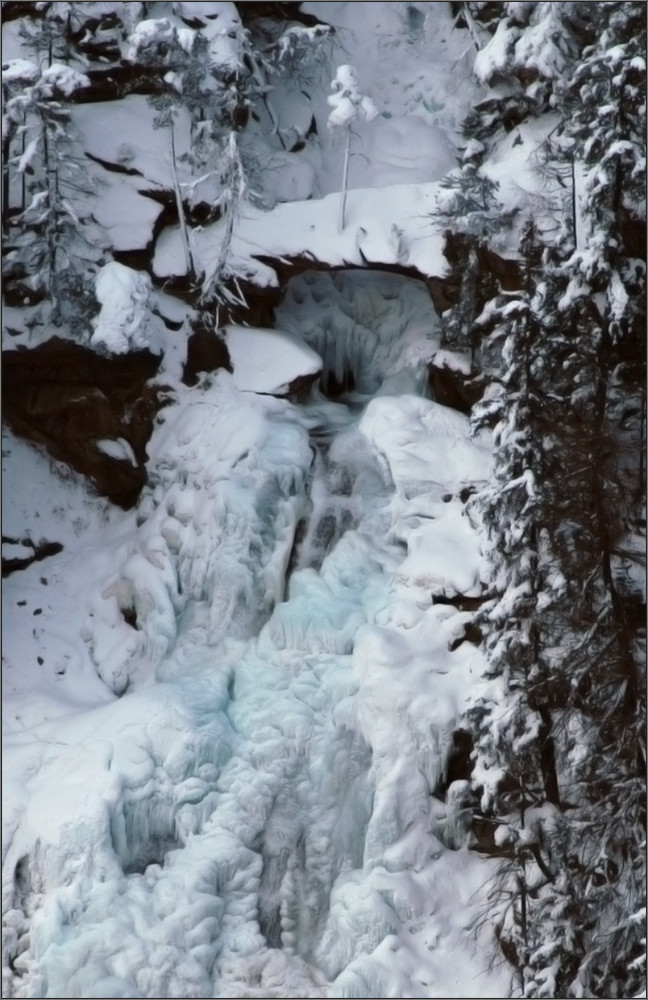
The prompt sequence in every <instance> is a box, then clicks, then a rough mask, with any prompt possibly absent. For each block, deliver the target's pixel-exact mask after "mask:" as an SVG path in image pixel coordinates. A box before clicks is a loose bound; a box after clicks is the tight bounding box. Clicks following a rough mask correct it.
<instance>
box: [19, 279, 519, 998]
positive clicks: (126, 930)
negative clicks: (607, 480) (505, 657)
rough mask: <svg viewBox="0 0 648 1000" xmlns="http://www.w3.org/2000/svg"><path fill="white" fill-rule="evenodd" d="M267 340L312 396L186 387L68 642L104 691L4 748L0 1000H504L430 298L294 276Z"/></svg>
mask: <svg viewBox="0 0 648 1000" xmlns="http://www.w3.org/2000/svg"><path fill="white" fill-rule="evenodd" d="M277 326H278V327H280V328H281V329H283V330H286V331H288V332H289V333H290V334H291V336H292V337H293V338H294V339H295V338H296V339H301V341H302V342H304V343H306V344H307V345H308V346H309V349H311V350H314V351H316V352H317V353H318V354H319V355H320V357H321V358H322V359H323V375H322V379H321V383H320V386H319V388H318V387H316V388H315V389H314V390H313V392H312V394H311V397H310V398H309V400H308V401H307V402H305V403H302V404H296V403H292V402H290V401H288V400H286V399H277V398H275V397H273V396H269V395H262V394H257V393H255V392H247V391H242V390H241V389H240V388H237V386H236V384H235V381H234V379H233V378H232V376H230V375H229V374H228V373H226V372H219V373H217V374H216V375H215V376H214V377H211V378H209V379H206V380H205V381H204V382H203V384H202V387H201V388H200V389H199V390H189V389H186V388H182V389H180V388H178V391H177V396H176V402H175V403H174V405H172V406H170V407H168V408H167V409H165V410H163V411H162V415H161V416H162V420H161V421H160V423H159V426H158V427H157V428H156V430H155V432H154V436H153V439H152V441H151V443H150V446H149V454H150V461H149V469H150V486H149V487H148V489H147V491H146V493H145V495H144V497H143V499H142V501H141V503H140V505H139V508H138V510H137V517H136V521H135V522H134V523H133V524H132V526H131V529H130V530H126V529H124V528H119V526H117V527H115V528H114V529H112V535H111V540H110V544H109V545H108V546H106V550H107V551H108V550H110V559H111V560H112V562H111V563H109V562H108V561H107V560H108V556H107V555H106V561H104V563H101V566H102V567H104V566H107V565H111V566H112V569H111V572H110V573H109V574H108V575H107V576H104V577H103V578H102V579H101V581H100V585H94V589H93V592H92V594H91V600H90V603H89V604H88V605H87V607H88V610H87V612H84V615H85V617H84V618H83V620H82V622H81V636H82V639H81V640H80V642H81V643H82V646H83V649H82V653H83V655H81V653H80V654H79V664H80V665H79V666H78V670H77V680H78V684H79V685H80V686H81V687H82V686H83V684H84V683H86V681H85V679H84V678H85V677H86V673H87V672H88V670H89V669H90V672H91V673H92V670H94V671H96V674H98V675H99V677H100V678H101V681H102V682H103V684H104V685H105V686H107V688H109V689H110V692H111V694H110V697H104V699H103V703H98V702H95V703H93V704H91V705H84V706H80V707H79V708H78V710H76V711H74V712H70V713H69V714H68V715H67V716H66V717H65V719H64V721H63V722H62V721H61V718H60V717H57V718H52V717H45V718H44V719H43V720H42V721H41V722H40V723H39V724H38V726H36V727H32V728H31V729H30V730H29V731H26V730H21V729H20V728H19V727H17V728H16V731H15V732H14V733H13V735H12V736H11V737H10V739H9V741H8V744H7V751H6V755H7V757H8V758H10V759H11V761H12V769H13V772H14V773H16V774H20V775H22V776H23V779H22V785H21V786H20V787H19V786H18V785H17V787H16V788H15V790H11V791H10V795H9V801H10V803H11V809H12V810H13V812H12V816H11V821H10V824H9V828H10V838H9V839H8V841H7V843H6V850H7V856H6V858H5V872H6V873H8V877H7V878H6V881H5V883H4V887H3V888H4V892H5V896H6V902H7V903H8V906H7V909H8V911H9V912H8V918H7V919H8V931H7V933H6V935H5V978H6V984H7V990H8V992H6V993H5V995H8V996H13V997H37V996H38V997H177V998H183V997H320V996H331V997H367V996H371V997H441V996H444V997H462V996H467V995H471V996H483V997H486V996H500V995H504V994H503V993H502V989H503V986H502V982H500V980H499V978H498V976H499V974H498V973H497V972H492V971H491V972H489V973H487V972H486V969H487V966H488V954H487V946H488V942H487V941H484V940H482V938H481V937H480V935H481V933H482V932H481V931H478V930H475V929H474V928H473V927H472V925H471V920H472V919H473V918H474V916H475V914H476V913H477V912H478V906H477V904H476V903H475V902H474V901H473V899H474V894H475V892H476V891H477V890H478V888H479V886H480V885H481V884H483V883H484V882H485V880H486V879H487V878H488V875H489V871H490V869H489V863H488V862H487V861H485V860H484V859H483V858H481V857H480V856H478V855H477V854H475V853H474V852H470V851H469V850H468V848H467V845H466V834H465V823H464V819H465V817H464V814H463V813H462V794H463V792H464V791H465V788H464V786H463V784H462V783H456V786H455V785H451V786H450V788H449V789H447V788H446V787H445V784H444V782H445V777H446V769H447V762H448V756H449V753H450V750H451V747H452V733H453V731H454V729H455V728H456V723H457V717H458V713H459V712H460V710H461V708H462V705H463V700H464V697H465V695H466V693H467V691H468V689H469V687H470V686H471V685H473V684H474V683H475V680H476V678H478V677H479V674H480V672H481V671H482V669H483V662H482V658H481V654H480V652H479V650H478V648H477V647H476V646H475V645H473V644H472V643H471V642H470V641H467V640H466V639H465V633H466V629H467V626H468V624H469V623H470V621H471V615H470V614H469V613H468V612H465V611H462V610H459V609H458V608H457V607H456V606H454V605H453V604H452V600H451V599H452V598H453V597H456V595H458V594H463V595H466V594H468V595H473V596H475V595H478V594H479V593H480V588H481V584H480V580H481V562H480V559H481V557H480V549H479V540H478V538H477V535H476V533H475V529H474V527H473V525H472V524H471V522H470V519H469V516H468V513H467V511H466V508H465V504H464V502H463V501H462V499H461V494H462V492H463V491H464V489H465V487H466V486H469V485H472V484H475V483H479V482H482V481H484V480H485V479H487V478H488V476H489V474H490V454H489V448H488V442H486V441H482V440H472V439H471V438H470V435H469V428H468V422H467V419H466V418H465V417H464V416H462V415H460V414H458V413H455V412H454V411H449V410H447V409H445V408H444V407H441V406H440V405H438V404H437V403H435V402H434V401H433V400H431V399H428V398H425V386H426V363H427V361H428V360H429V359H430V357H431V356H432V354H433V353H434V351H435V350H436V349H437V348H438V346H439V344H438V324H437V319H436V317H435V315H434V312H433V310H432V307H431V304H430V299H429V296H428V295H427V292H426V290H425V288H424V286H423V285H422V284H421V283H419V282H415V281H411V280H409V279H406V278H401V277H396V276H394V275H385V274H378V273H375V272H367V271H362V272H360V271H358V272H339V273H336V274H328V275H326V274H320V275H318V274H306V275H303V276H302V277H301V278H299V279H294V280H293V282H291V283H290V285H289V288H288V291H287V293H286V296H285V299H284V302H283V304H282V306H281V307H280V309H279V310H278V314H277ZM276 364H277V366H278V367H280V366H281V358H280V357H278V358H277V361H276ZM73 555H74V554H73ZM74 558H76V559H82V558H83V552H81V551H79V552H77V553H76V555H75V556H74ZM439 597H441V598H445V600H444V601H443V602H440V601H439V600H437V599H438V598H439ZM84 657H85V659H84ZM83 664H90V668H88V667H87V666H84V665H83ZM84 671H85V672H84ZM95 683H96V677H95ZM34 734H36V735H34ZM460 786H461V787H460Z"/></svg>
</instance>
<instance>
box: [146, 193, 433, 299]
mask: <svg viewBox="0 0 648 1000" xmlns="http://www.w3.org/2000/svg"><path fill="white" fill-rule="evenodd" d="M438 193H439V184H438V183H436V182H435V183H430V184H408V185H405V184H399V185H393V186H391V187H386V188H378V189H376V188H373V189H370V188H366V189H359V190H354V191H350V192H349V193H348V198H347V209H346V219H347V221H346V225H345V227H344V229H343V230H342V232H339V230H338V207H339V198H340V195H339V194H337V193H336V194H331V195H327V196H326V197H325V198H321V199H318V200H316V201H301V202H288V203H285V204H281V205H277V206H276V207H275V208H273V209H272V210H270V211H263V210H262V209H259V208H255V207H254V206H252V205H249V204H246V205H244V206H242V207H241V209H240V211H239V215H238V217H237V219H236V222H235V225H234V232H233V235H232V240H231V244H230V250H229V256H228V276H231V277H235V278H237V279H239V280H243V281H246V282H249V283H251V284H253V285H256V286H257V287H262V288H263V287H276V286H277V285H278V283H279V280H278V277H277V273H276V271H275V270H274V269H273V268H272V267H271V266H270V265H269V264H268V263H266V261H267V260H277V261H278V262H279V263H286V260H287V259H288V260H290V259H304V258H306V259H310V260H312V261H313V263H316V262H317V263H322V264H326V265H328V266H330V267H344V266H357V267H362V266H364V265H381V264H382V265H394V266H398V267H400V268H408V269H411V270H412V271H414V272H417V273H418V275H420V276H421V277H422V278H431V277H437V278H440V277H444V276H446V275H447V274H448V272H449V265H448V262H447V260H446V259H445V257H444V255H443V248H444V243H445V237H444V233H443V228H442V225H441V224H440V223H439V221H437V219H436V213H437V199H438ZM226 231H227V223H226V220H224V219H222V220H219V222H217V223H214V225H211V226H204V227H203V228H202V229H200V230H194V231H193V232H192V234H191V242H192V254H193V257H194V260H195V261H196V262H197V264H198V267H199V269H200V271H201V272H202V273H203V274H204V276H205V281H206V283H207V284H209V283H210V282H211V281H212V280H213V279H214V278H215V277H216V270H217V268H218V266H219V262H220V261H221V260H222V259H223V244H224V240H225V238H226ZM153 271H154V274H155V275H156V277H158V278H182V277H184V276H185V275H186V273H187V271H186V261H185V254H184V250H183V246H182V238H181V234H180V229H179V227H177V226H170V227H168V228H167V229H164V230H163V231H162V233H161V234H160V237H159V239H158V241H157V244H156V248H155V255H154V259H153Z"/></svg>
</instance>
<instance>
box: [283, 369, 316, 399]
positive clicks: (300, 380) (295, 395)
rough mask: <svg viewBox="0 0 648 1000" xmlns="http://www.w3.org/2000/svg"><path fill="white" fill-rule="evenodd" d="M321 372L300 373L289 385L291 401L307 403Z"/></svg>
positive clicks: (288, 396)
mask: <svg viewBox="0 0 648 1000" xmlns="http://www.w3.org/2000/svg"><path fill="white" fill-rule="evenodd" d="M320 374H321V372H315V373H314V374H313V375H298V376H297V378H294V379H293V380H292V382H291V383H290V385H289V386H288V392H287V393H286V396H287V398H288V399H289V400H290V402H291V403H305V402H306V400H307V399H308V397H309V396H310V391H311V389H312V387H313V385H314V384H315V382H317V380H318V378H319V377H320Z"/></svg>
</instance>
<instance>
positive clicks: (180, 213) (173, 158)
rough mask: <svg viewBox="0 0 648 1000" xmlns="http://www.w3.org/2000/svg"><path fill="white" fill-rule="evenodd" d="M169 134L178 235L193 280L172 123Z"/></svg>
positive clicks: (192, 266)
mask: <svg viewBox="0 0 648 1000" xmlns="http://www.w3.org/2000/svg"><path fill="white" fill-rule="evenodd" d="M169 134H170V136H171V176H172V177H173V191H174V194H175V200H176V208H177V210H178V222H179V223H180V235H181V237H182V246H183V248H184V254H185V263H186V265H187V276H188V277H189V278H193V277H194V276H195V268H194V262H193V257H192V255H191V244H190V243H189V230H188V229H187V220H186V218H185V213H184V205H183V204H182V192H181V190H180V181H179V180H178V171H177V169H176V150H175V134H174V130H173V122H171V125H170V126H169Z"/></svg>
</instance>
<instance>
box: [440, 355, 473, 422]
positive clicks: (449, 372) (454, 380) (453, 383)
mask: <svg viewBox="0 0 648 1000" xmlns="http://www.w3.org/2000/svg"><path fill="white" fill-rule="evenodd" d="M428 385H429V388H430V392H431V395H432V398H433V399H435V400H436V401H437V403H441V405H442V406H451V407H452V409H453V410H459V411H460V412H461V413H466V414H469V413H470V411H471V409H472V407H473V406H474V404H475V403H476V402H477V401H478V400H479V399H481V397H482V394H483V392H484V384H483V381H482V379H481V378H476V377H473V376H470V375H465V374H464V373H463V372H460V371H456V370H455V369H454V368H449V367H448V366H447V365H444V364H443V363H441V364H437V363H436V362H434V361H431V362H430V363H429V364H428Z"/></svg>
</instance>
